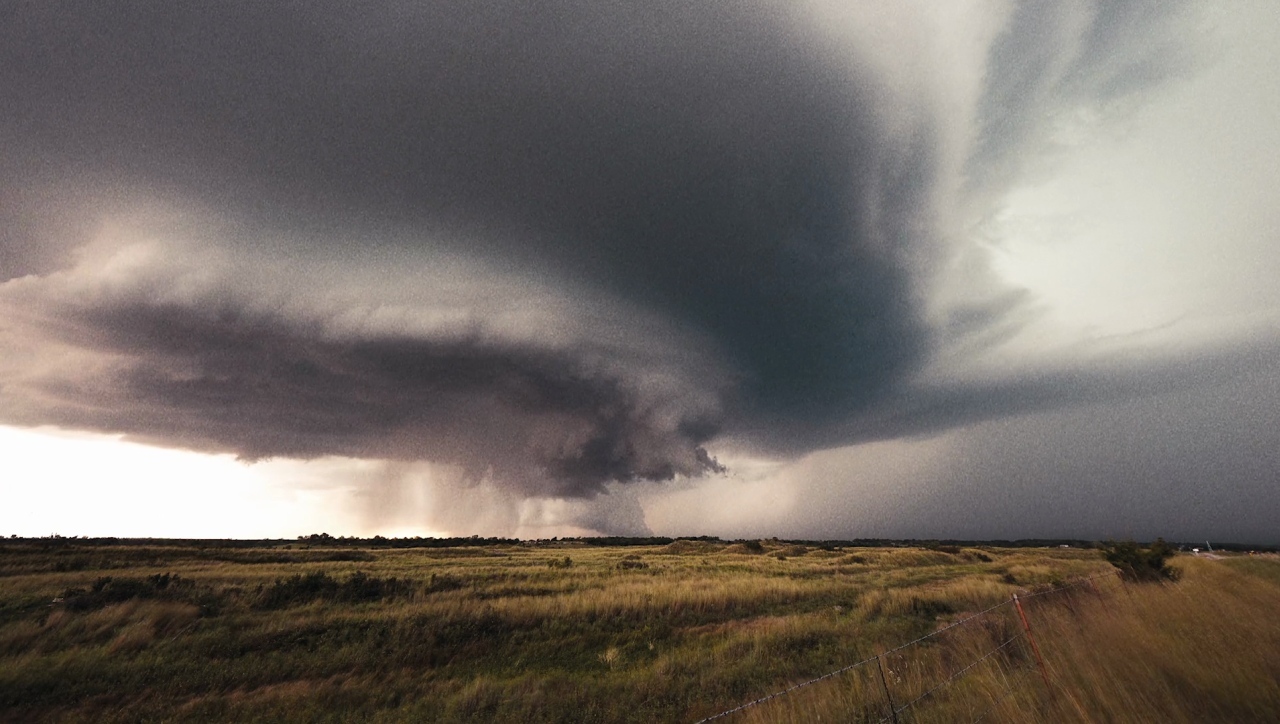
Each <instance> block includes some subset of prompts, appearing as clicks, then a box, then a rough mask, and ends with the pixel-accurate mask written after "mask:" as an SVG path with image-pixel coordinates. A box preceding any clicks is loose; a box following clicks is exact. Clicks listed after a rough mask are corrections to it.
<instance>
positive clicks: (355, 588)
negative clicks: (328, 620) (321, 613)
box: [256, 571, 414, 609]
mask: <svg viewBox="0 0 1280 724" xmlns="http://www.w3.org/2000/svg"><path fill="white" fill-rule="evenodd" d="M413 589H414V586H413V584H412V583H410V582H409V581H407V580H400V579H397V578H375V577H373V576H370V575H368V574H366V573H364V572H362V571H356V572H355V573H353V574H351V577H350V578H348V579H347V580H346V581H342V582H339V581H338V580H337V579H336V578H332V577H330V576H329V574H327V573H321V572H315V573H308V574H306V575H301V574H299V575H295V576H292V577H290V578H280V579H277V580H276V582H275V583H273V584H271V585H270V586H266V587H263V588H262V589H261V590H260V591H259V592H258V600H257V602H256V607H257V608H265V609H279V608H286V607H288V606H294V605H299V604H304V603H310V602H311V601H315V600H316V599H325V600H328V601H335V602H340V603H362V602H366V601H381V600H383V599H385V598H393V597H396V596H409V595H412V593H413Z"/></svg>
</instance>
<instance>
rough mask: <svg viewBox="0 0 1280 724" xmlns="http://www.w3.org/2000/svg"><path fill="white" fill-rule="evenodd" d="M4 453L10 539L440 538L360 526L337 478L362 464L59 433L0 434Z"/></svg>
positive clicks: (403, 528) (1, 500) (0, 523)
mask: <svg viewBox="0 0 1280 724" xmlns="http://www.w3.org/2000/svg"><path fill="white" fill-rule="evenodd" d="M0 453H2V454H3V455H4V458H5V461H6V463H7V464H6V471H5V476H4V481H3V483H0V535H4V536H9V535H19V536H23V537H39V536H48V535H55V534H56V535H63V536H83V537H112V536H114V537H121V538H131V537H136V538H296V537H298V536H300V535H310V534H312V533H320V532H328V533H329V534H331V535H335V536H340V535H361V536H370V535H386V536H389V537H396V536H415V535H420V536H437V535H440V533H438V532H435V531H431V530H428V529H426V528H424V527H421V526H411V525H405V524H404V523H403V522H400V523H398V524H396V525H394V526H388V527H386V528H384V527H381V526H377V525H369V523H368V521H366V520H362V516H360V515H359V506H358V505H357V504H354V503H355V502H356V501H353V500H352V498H353V492H354V489H353V487H352V486H349V485H344V484H342V482H341V476H334V475H333V473H334V472H343V468H344V467H347V466H350V465H351V464H353V463H354V464H356V465H359V462H358V461H323V460H322V461H315V462H311V463H307V462H301V461H296V460H274V461H265V462H259V463H253V464H249V463H244V462H240V461H237V460H236V459H235V457H234V456H232V455H228V454H222V455H209V454H203V453H196V452H189V451H183V450H173V449H165V448H158V447H152V446H149V445H143V444H139V443H134V442H128V441H125V440H123V439H121V436H119V435H98V434H92V433H81V432H68V431H63V430H59V429H57V428H52V427H41V428H35V429H21V428H14V427H4V426H0ZM344 464H345V465H344ZM345 472H347V473H351V472H353V471H351V470H350V469H347V470H346V471H345ZM334 477H338V478H339V480H338V481H335V480H334Z"/></svg>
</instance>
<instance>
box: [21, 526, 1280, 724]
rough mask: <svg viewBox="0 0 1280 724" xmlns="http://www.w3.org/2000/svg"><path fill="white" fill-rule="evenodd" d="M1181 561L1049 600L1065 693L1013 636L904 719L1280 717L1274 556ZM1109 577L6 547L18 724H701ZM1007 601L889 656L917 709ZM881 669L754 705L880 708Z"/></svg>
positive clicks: (859, 715) (579, 552) (999, 560)
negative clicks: (1155, 579)
mask: <svg viewBox="0 0 1280 724" xmlns="http://www.w3.org/2000/svg"><path fill="white" fill-rule="evenodd" d="M566 562H567V565H566ZM1176 565H1178V566H1179V567H1180V568H1181V569H1182V570H1183V572H1184V575H1183V579H1182V581H1181V582H1179V583H1178V584H1176V585H1171V586H1161V585H1158V584H1153V585H1127V586H1123V587H1121V586H1119V585H1118V584H1111V585H1103V586H1101V587H1100V589H1099V591H1097V592H1094V591H1091V590H1088V589H1087V588H1086V587H1080V588H1078V589H1073V592H1072V593H1071V594H1049V595H1045V596H1040V597H1037V598H1034V599H1031V600H1029V601H1028V602H1027V603H1028V605H1027V612H1028V615H1029V616H1030V617H1031V620H1032V625H1033V627H1034V630H1035V632H1036V635H1037V637H1038V641H1039V643H1040V646H1041V649H1042V651H1043V653H1044V657H1045V660H1046V662H1047V664H1048V666H1049V669H1050V674H1051V676H1052V681H1053V685H1054V687H1055V690H1056V691H1055V692H1054V693H1052V694H1050V693H1049V692H1048V691H1046V690H1045V687H1044V685H1043V683H1041V682H1040V680H1039V678H1038V674H1037V673H1036V669H1035V665H1034V661H1033V660H1032V659H1031V658H1030V653H1029V649H1027V647H1026V645H1025V641H1023V640H1018V641H1015V642H1014V643H1013V644H1011V645H1010V646H1008V647H1006V649H1004V650H1002V652H1001V653H1000V654H999V655H996V656H992V657H990V658H989V659H987V660H984V661H983V662H982V663H981V664H979V665H978V666H975V667H974V668H973V669H972V670H970V672H969V673H968V674H967V675H965V676H964V677H963V678H961V679H959V680H958V681H957V682H956V683H955V684H953V685H951V686H946V687H944V688H943V689H942V690H940V691H939V692H938V693H936V694H934V695H932V696H930V697H928V698H927V699H925V700H923V701H922V702H921V703H920V704H919V705H918V706H916V707H913V708H912V709H911V710H909V711H908V712H906V713H907V714H909V715H910V716H911V717H912V718H911V719H909V720H911V721H959V720H965V721H968V720H971V719H972V718H974V717H976V716H978V715H979V714H982V713H984V712H985V713H986V715H987V718H986V721H1035V720H1040V721H1063V720H1067V721H1069V720H1072V719H1075V720H1091V719H1094V720H1096V719H1103V720H1107V719H1109V720H1113V721H1129V720H1133V721H1152V720H1160V721H1179V720H1184V721H1202V720H1205V719H1206V718H1208V719H1217V720H1231V719H1235V720H1241V721H1250V720H1256V721H1265V720H1274V719H1276V718H1277V716H1276V715H1277V712H1280V685H1277V683H1276V682H1277V681H1278V680H1280V654H1278V653H1277V652H1280V624H1277V621H1280V617H1278V616H1277V614H1278V613H1280V562H1277V561H1275V560H1262V559H1248V558H1237V559H1228V560H1223V561H1204V560H1193V559H1179V560H1178V561H1176ZM1106 570H1108V566H1107V564H1106V563H1104V562H1103V561H1102V560H1101V558H1100V556H1099V554H1098V553H1097V552H1093V551H1082V550H1074V549H1070V550H1060V549H990V548H987V549H982V550H978V549H963V550H956V551H955V552H946V551H940V550H922V549H867V548H850V549H845V550H820V549H813V548H805V547H800V546H785V545H781V544H769V543H766V545H765V546H764V551H763V552H753V551H751V550H749V549H748V548H746V547H744V546H742V545H734V546H725V545H718V544H713V543H704V542H688V541H677V542H676V543H673V544H672V545H670V546H653V547H644V548H634V547H633V548H596V547H586V546H578V547H568V548H565V547H559V548H557V547H547V546H533V545H510V546H501V547H475V548H442V549H401V550H341V549H314V550H283V549H279V548H277V549H234V550H233V549H221V550H219V549H213V550H212V551H211V550H210V549H195V548H173V547H164V548H161V547H137V546H122V547H116V548H104V547H98V548H77V547H76V546H74V545H60V546H51V547H41V546H39V545H14V544H3V546H0V719H8V720H16V721H32V720H49V719H55V720H56V719H65V720H93V721H136V720H141V719H148V718H157V719H159V718H164V719H188V720H202V721H203V720H225V719H284V720H298V721H324V720H330V721H347V720H352V719H372V720H419V721H423V720H433V721H449V720H458V721H473V720H494V721H689V720H696V719H698V718H700V717H702V716H707V715H710V714H713V713H716V712H718V711H721V710H723V709H726V708H729V707H732V706H734V705H736V704H738V703H741V702H743V701H746V700H749V699H752V698H755V697H757V696H759V695H761V694H764V693H769V692H772V691H774V690H776V689H778V688H780V687H783V686H785V685H787V684H788V683H792V682H797V681H801V680H803V679H806V678H809V677H812V676H815V675H818V674H822V673H826V672H828V671H830V670H832V669H835V668H839V667H841V666H843V665H846V664H848V663H851V662H853V661H856V660H858V659H861V658H864V657H866V656H869V655H872V654H875V653H877V652H879V651H883V650H886V649H889V648H892V647H893V646H896V645H897V644H900V643H902V642H904V641H907V640H909V639H911V638H914V637H916V636H920V635H922V634H925V633H929V632H931V631H934V630H936V629H937V628H939V627H940V626H941V625H945V624H946V623H947V622H949V621H953V620H956V619H958V618H960V617H963V616H964V615H966V614H968V613H971V612H974V611H978V610H981V609H983V608H986V607H987V606H990V605H993V604H997V603H1000V602H1002V601H1005V600H1007V599H1008V598H1009V596H1010V595H1011V594H1012V593H1013V592H1014V591H1017V590H1022V589H1027V588H1031V589H1042V588H1043V587H1045V586H1049V585H1052V584H1055V583H1061V582H1064V581H1068V580H1071V579H1073V578H1076V577H1079V576H1084V575H1090V574H1093V573H1097V572H1100V571H1106ZM357 573H359V574H360V575H357ZM165 574H169V575H167V576H166V575H165ZM105 577H110V579H111V580H110V581H105V580H104V578H105ZM1104 581H1107V582H1109V579H1104ZM54 598H62V599H63V600H62V601H61V602H59V603H56V604H51V603H50V602H51V601H52V600H53V599H54ZM1010 611H1011V607H1009V606H1005V607H1003V608H1002V609H999V610H998V611H997V612H994V613H993V614H992V615H990V616H987V617H984V618H983V619H982V620H981V622H975V623H974V624H967V625H964V626H962V627H958V628H957V629H955V630H953V631H950V632H948V633H947V634H945V635H942V636H938V637H937V638H935V639H931V640H929V641H928V642H926V643H924V644H922V645H919V646H915V647H912V648H911V649H909V650H907V651H903V652H901V653H900V654H896V655H894V656H890V657H886V660H885V662H884V663H885V664H886V665H887V671H886V674H887V680H888V684H889V686H890V691H891V693H892V694H893V696H894V697H895V700H896V702H895V703H897V704H899V705H901V704H903V703H905V702H906V701H909V700H910V699H911V698H913V697H914V696H916V695H918V694H919V693H920V692H922V691H923V690H924V689H925V688H927V687H928V686H932V685H934V684H936V683H938V682H940V681H942V680H944V679H945V678H946V677H947V676H948V675H950V674H951V673H952V672H954V671H955V670H957V669H958V668H960V667H961V666H964V665H967V663H968V662H969V661H971V660H973V659H974V658H976V657H977V655H980V654H982V653H985V652H986V651H987V650H989V649H990V648H991V644H992V643H993V642H995V643H999V642H1000V641H1002V640H1004V638H1003V637H1007V636H1011V635H1014V634H1016V633H1017V632H1018V631H1019V630H1020V629H1019V628H1018V624H1017V623H1016V620H1015V619H1013V618H1011V617H1010V616H1009V615H1008V614H1009V612H1010ZM872 674H876V671H875V668H874V667H866V666H864V667H862V668H860V669H858V670H857V671H853V672H849V673H848V674H844V675H841V676H838V677H833V678H831V679H828V680H826V681H824V682H822V683H820V684H816V685H814V686H812V687H808V688H805V689H801V690H799V691H797V692H795V693H793V694H791V695H788V696H786V697H780V698H779V699H776V700H773V701H771V702H769V703H768V704H765V705H761V706H759V707H755V708H752V709H750V710H748V711H746V712H743V713H741V714H738V715H735V717H736V720H738V721H743V720H752V721H774V720H779V719H782V720H786V719H793V720H805V721H813V720H817V719H818V718H819V717H820V718H822V719H823V720H833V719H838V720H850V719H852V720H855V721H857V720H860V719H861V720H870V721H878V720H879V719H880V718H881V717H883V716H886V715H887V714H888V709H887V708H886V706H887V705H886V703H885V698H884V694H883V689H882V688H880V687H882V684H881V683H880V680H879V679H878V678H870V676H869V675H872ZM877 676H878V674H877Z"/></svg>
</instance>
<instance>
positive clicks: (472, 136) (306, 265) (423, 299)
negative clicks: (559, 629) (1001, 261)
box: [0, 0, 1270, 530]
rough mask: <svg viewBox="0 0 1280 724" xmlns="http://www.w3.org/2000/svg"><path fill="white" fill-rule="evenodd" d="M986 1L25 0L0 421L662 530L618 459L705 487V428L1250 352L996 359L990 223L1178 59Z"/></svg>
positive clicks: (996, 297)
mask: <svg viewBox="0 0 1280 724" xmlns="http://www.w3.org/2000/svg"><path fill="white" fill-rule="evenodd" d="M969 10H970V11H972V12H969V13H968V14H967V15H964V16H962V15H961V14H959V13H956V14H954V15H955V17H952V18H951V20H946V18H943V19H942V20H939V19H938V18H939V17H941V16H942V15H945V13H941V12H940V11H939V12H934V11H931V10H929V8H928V7H927V6H925V5H923V4H921V5H911V4H907V5H903V6H902V7H901V8H899V9H897V10H894V11H881V10H876V9H874V8H871V7H846V4H843V3H821V2H814V3H802V4H789V3H783V4H777V3H768V2H748V1H743V2H719V3H663V4H657V3H615V2H579V1H577V0H569V1H566V2H558V3H555V4H554V5H553V6H551V7H541V8H536V9H535V8H532V7H530V6H528V5H527V4H521V3H514V2H500V1H489V2H475V1H474V0H471V1H468V2H454V1H452V0H448V1H444V2H430V3H418V2H395V1H386V2H376V3H365V4H361V5H351V4H349V3H339V2H327V1H318V2H310V3H305V4H297V3H285V2H219V3H181V4H178V5H166V6H164V7H158V6H152V5H139V4H137V3H126V2H112V1H99V2H83V3H81V2H57V3H41V4H33V5H23V6H21V7H18V6H13V5H11V6H9V7H8V9H7V10H5V11H4V13H3V22H0V93H3V97H4V98H6V102H5V103H4V104H3V105H2V106H0V143H2V144H3V146H4V148H5V149H6V150H5V153H4V154H3V156H2V157H0V187H2V188H3V191H2V192H0V312H2V313H3V316H2V317H0V352H3V361H0V422H3V423H5V424H14V425H23V426H36V425H44V424H53V425H58V426H61V427H65V428H70V429H82V430H92V431H101V432H111V433H123V434H126V435H128V436H129V437H130V438H132V439H137V440H142V441H146V442H150V443H154V444H158V445H163V446H172V447H181V448H188V449H193V450H200V451H210V452H233V453H235V454H237V455H239V456H240V457H242V458H245V459H248V460H259V459H264V458H271V457H288V458H301V459H312V458H321V457H326V456H343V457H352V458H363V459H370V460H388V461H400V462H402V463H413V462H415V461H429V462H433V463H440V464H444V465H450V466H456V467H457V468H458V469H460V470H461V471H463V473H462V474H463V477H464V478H466V479H468V480H472V481H486V484H491V485H494V486H497V487H499V488H502V489H505V490H509V491H513V492H514V493H515V494H517V495H519V496H529V497H538V496H542V497H561V498H582V497H593V496H596V495H599V494H600V493H602V492H605V491H607V490H614V491H615V492H614V494H613V495H615V496H616V497H614V498H613V499H614V500H620V501H621V500H624V499H625V501H626V503H627V505H626V506H623V507H625V508H626V510H627V511H628V512H627V514H626V515H625V516H622V518H626V521H625V522H624V523H618V522H616V521H615V522H614V523H609V522H608V520H611V519H612V518H610V516H609V515H606V513H607V512H608V511H607V510H605V509H604V508H601V509H598V510H597V509H591V510H587V511H586V512H583V513H581V516H582V517H583V518H584V520H585V519H591V520H595V519H597V518H599V519H600V520H603V521H605V522H604V523H601V525H603V526H604V527H612V528H617V529H621V528H626V529H627V530H645V528H644V524H643V520H642V519H643V514H642V513H641V514H637V513H636V511H637V510H638V508H637V503H636V502H635V499H634V498H632V497H627V496H625V495H623V494H622V493H618V492H617V488H616V487H612V485H613V484H614V483H632V482H636V481H666V480H672V479H675V478H697V477H699V476H704V475H708V474H716V473H722V472H724V469H725V468H724V466H723V465H722V463H721V461H720V460H719V459H718V458H717V453H716V450H717V446H718V445H720V446H723V447H725V449H732V450H737V451H742V450H750V451H752V453H753V454H760V455H775V456H779V457H782V458H794V457H797V456H801V455H804V454H806V453H810V452H813V451H815V450H821V449H826V448H833V447H839V446H843V445H850V444H854V443H860V442H866V441H870V440H886V439H895V438H900V437H909V436H919V435H926V434H940V433H942V432H945V431H947V430H951V429H957V428H961V427H964V426H966V425H971V424H975V423H978V422H983V421H987V420H993V419H1002V418H1007V417H1009V416H1012V415H1023V414H1029V413H1039V412H1044V411H1052V410H1056V409H1069V408H1070V409H1074V408H1077V407H1079V406H1081V405H1088V404H1092V403H1094V402H1096V401H1098V400H1103V399H1108V400H1112V399H1121V400H1133V399H1138V398H1141V397H1143V396H1146V395H1154V394H1158V393H1162V392H1167V391H1169V390H1180V389H1186V388H1188V387H1195V386H1196V385H1198V384H1200V381H1201V380H1202V379H1203V377H1204V376H1206V375H1209V376H1212V375H1211V374H1210V372H1207V371H1206V370H1208V371H1212V370H1219V369H1221V368H1222V367H1223V365H1226V366H1227V367H1230V365H1232V364H1236V362H1233V361H1232V360H1237V359H1243V360H1248V359H1252V357H1251V356H1250V355H1253V354H1255V353H1254V352H1253V351H1252V350H1253V349H1254V348H1253V347H1248V348H1246V347H1242V346H1240V345H1236V346H1235V347H1230V348H1228V349H1226V351H1223V350H1221V349H1220V350H1217V351H1215V352H1213V353H1211V352H1209V351H1208V350H1207V349H1206V348H1195V349H1190V348H1188V347H1186V346H1174V347H1169V348H1167V349H1166V350H1165V351H1163V352H1162V351H1160V350H1156V352H1154V353H1152V352H1151V351H1150V350H1147V351H1146V352H1144V353H1142V354H1138V355H1134V354H1129V353H1117V354H1110V353H1104V352H1099V351H1097V350H1093V351H1088V350H1086V352H1084V353H1080V354H1073V355H1066V356H1062V357H1059V358H1058V359H1056V360H1054V361H1053V362H1052V363H1048V364H1046V363H1044V361H1043V360H1041V361H1038V362H1037V361H1030V362H1028V361H1026V360H1024V361H1023V362H1021V363H1019V364H1005V363H1003V362H1000V358H999V356H998V354H996V353H993V352H992V350H999V349H1001V348H1002V347H1003V346H1004V345H1006V343H1008V342H1009V340H1011V339H1014V338H1016V337H1018V335H1019V334H1021V332H1022V330H1023V329H1024V328H1025V327H1026V326H1027V325H1032V324H1034V322H1035V320H1036V318H1037V317H1036V315H1037V314H1038V312H1037V306H1036V305H1037V303H1038V300H1037V298H1036V296H1035V295H1034V294H1032V293H1030V292H1027V291H1026V290H1023V289H1019V288H1017V287H1016V286H1014V285H1011V284H1009V283H1008V282H1006V281H1004V280H1002V279H1001V278H1000V277H999V275H998V274H996V273H995V271H994V269H993V266H992V262H991V260H990V258H991V254H992V252H991V250H990V249H989V248H985V247H982V246H981V245H980V244H977V243H976V242H975V241H974V239H981V238H982V233H981V232H982V229H985V228H988V227H989V226H990V225H991V224H992V223H994V222H992V219H994V218H996V217H997V216H998V214H999V212H1000V203H1002V202H1001V199H1003V198H1004V197H1005V196H1006V195H1007V194H1008V193H1009V191H1010V189H1011V188H1013V187H1014V186H1015V185H1016V184H1018V183H1024V182H1025V181H1026V179H1027V178H1028V177H1035V176H1036V175H1037V174H1043V173H1046V171H1045V169H1049V168H1051V167H1052V165H1053V163H1054V159H1055V156H1056V154H1057V153H1058V150H1059V148H1060V147H1061V145H1062V144H1063V143H1064V142H1065V141H1064V140H1063V139H1064V138H1065V137H1067V136H1070V135H1071V134H1072V133H1077V132H1080V127H1081V124H1082V123H1083V124H1085V125H1087V123H1086V122H1085V121H1087V120H1088V119H1089V118H1094V117H1096V116H1098V115H1099V114H1114V113H1121V114H1123V113H1125V112H1130V109H1132V108H1139V107H1140V106H1141V99H1142V98H1143V97H1144V94H1147V93H1149V92H1152V91H1153V89H1157V88H1160V87H1163V86H1165V85H1167V84H1170V83H1174V82H1177V81H1178V79H1180V78H1182V77H1184V76H1187V75H1189V74H1191V73H1193V72H1194V70H1195V68H1196V66H1197V63H1198V62H1199V61H1198V57H1199V56H1197V52H1198V51H1197V50H1196V49H1195V48H1192V47H1189V46H1188V45H1187V44H1179V43H1176V42H1174V41H1175V39H1177V38H1178V37H1179V35H1180V34H1185V33H1186V32H1187V30H1188V28H1191V27H1193V25H1192V23H1193V21H1194V18H1192V19H1191V20H1188V18H1189V17H1190V13H1189V11H1188V10H1187V9H1186V8H1185V7H1182V6H1179V5H1177V4H1170V3H1154V4H1152V3H1146V4H1144V3H1087V2H1078V3H1036V2H1027V3H1013V4H1010V5H1009V6H1007V7H1006V6H1005V5H1001V4H989V5H979V6H975V7H972V8H969ZM960 20H964V24H963V26H962V27H959V26H958V29H957V30H955V31H949V30H947V29H946V28H945V27H942V26H941V25H938V27H939V28H941V29H940V30H937V31H936V33H935V34H934V35H930V34H929V31H928V29H929V28H931V27H934V26H933V25H930V23H934V24H939V23H944V22H951V21H956V22H959V21H960ZM917 26H918V27H920V28H924V30H921V31H920V32H914V31H910V30H903V28H904V27H905V28H908V29H910V28H916V27H917ZM970 36H971V37H970ZM957 38H959V39H957ZM1081 118H1084V119H1085V121H1081V120H1080V119H1081ZM1086 130H1087V129H1086ZM1064 134H1065V136H1064ZM975 230H976V231H975ZM1189 349H1190V351H1188V350H1189ZM1236 349H1239V350H1241V351H1239V356H1237V352H1235V351H1232V350H1236ZM1268 349H1270V348H1268ZM992 355H995V356H992ZM1215 355H1216V356H1215ZM993 360H994V361H993ZM605 498H606V499H608V498H609V496H605ZM637 516H638V517H637ZM614 517H617V516H614ZM619 520H621V518H619ZM637 520H639V521H640V522H636V521H637ZM619 526H621V528H620V527H619Z"/></svg>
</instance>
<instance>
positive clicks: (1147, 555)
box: [1102, 538, 1178, 581]
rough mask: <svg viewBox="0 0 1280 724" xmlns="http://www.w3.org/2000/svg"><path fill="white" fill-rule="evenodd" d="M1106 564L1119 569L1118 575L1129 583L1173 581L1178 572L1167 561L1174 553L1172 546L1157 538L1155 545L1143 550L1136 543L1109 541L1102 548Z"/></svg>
mask: <svg viewBox="0 0 1280 724" xmlns="http://www.w3.org/2000/svg"><path fill="white" fill-rule="evenodd" d="M1102 551H1103V554H1104V555H1105V556H1106V557H1107V562H1108V563H1110V564H1111V565H1113V566H1115V567H1116V568H1118V569H1120V575H1121V576H1123V577H1124V578H1125V579H1126V580H1130V581H1161V580H1167V581H1174V580H1177V578H1178V572H1177V571H1175V570H1174V569H1172V568H1170V567H1169V565H1168V563H1167V561H1168V560H1169V559H1170V558H1172V557H1173V554H1174V553H1175V551H1174V549H1173V546H1171V545H1169V544H1168V543H1165V542H1164V538H1157V539H1156V542H1155V543H1152V544H1151V545H1150V546H1149V547H1146V548H1143V547H1142V546H1140V545H1138V544H1137V543H1136V542H1134V541H1131V540H1127V541H1119V542H1117V541H1110V542H1108V543H1106V544H1104V545H1103V546H1102Z"/></svg>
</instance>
